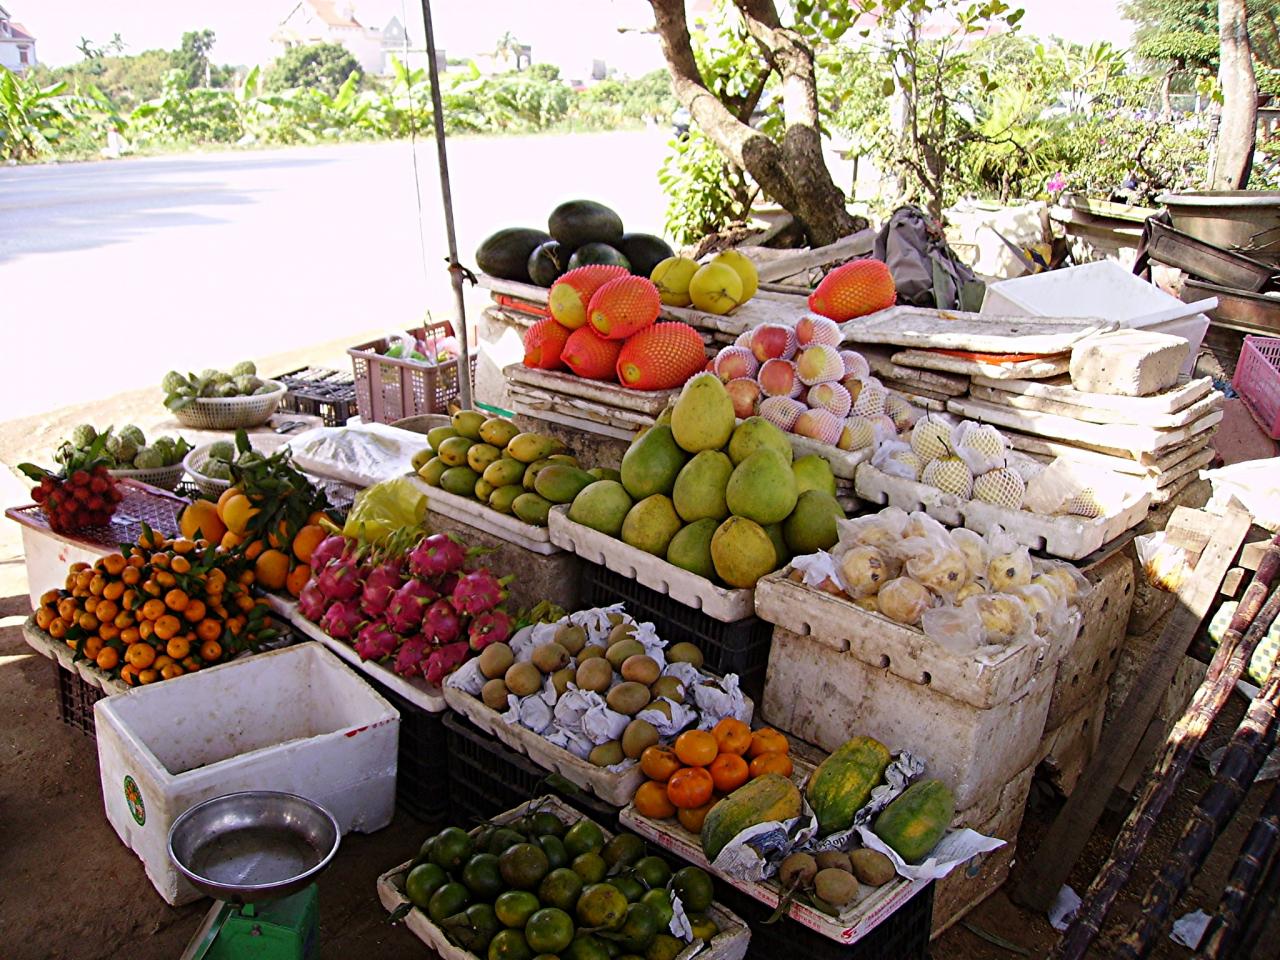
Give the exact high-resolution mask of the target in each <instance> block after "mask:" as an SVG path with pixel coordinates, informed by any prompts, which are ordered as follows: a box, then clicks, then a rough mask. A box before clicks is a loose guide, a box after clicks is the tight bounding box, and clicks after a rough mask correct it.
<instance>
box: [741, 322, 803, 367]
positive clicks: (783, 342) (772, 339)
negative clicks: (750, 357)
mask: <svg viewBox="0 0 1280 960" xmlns="http://www.w3.org/2000/svg"><path fill="white" fill-rule="evenodd" d="M751 352H752V353H754V354H755V355H756V359H757V360H759V361H760V362H761V363H764V362H765V361H766V360H775V359H776V360H790V359H791V358H792V357H794V356H795V353H796V332H795V330H793V329H791V327H787V326H784V325H782V324H780V323H762V324H761V325H760V326H758V327H756V328H755V330H753V331H751Z"/></svg>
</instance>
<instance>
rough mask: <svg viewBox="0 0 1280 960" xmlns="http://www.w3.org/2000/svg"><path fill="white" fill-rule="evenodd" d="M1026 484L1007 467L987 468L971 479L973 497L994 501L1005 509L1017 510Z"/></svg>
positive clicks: (1020, 504) (1025, 489) (987, 501)
mask: <svg viewBox="0 0 1280 960" xmlns="http://www.w3.org/2000/svg"><path fill="white" fill-rule="evenodd" d="M1026 491H1027V485H1026V484H1025V483H1023V482H1022V477H1020V476H1018V475H1017V474H1016V473H1014V472H1013V471H1012V470H1010V469H1008V468H1007V467H1000V468H999V469H997V470H988V471H987V472H986V473H984V474H982V475H981V476H980V477H976V478H975V479H974V481H973V499H975V500H982V501H984V502H986V503H994V504H995V505H996V506H998V507H1004V508H1005V509H1006V510H1017V509H1018V508H1019V507H1021V506H1022V496H1023V494H1024V493H1026Z"/></svg>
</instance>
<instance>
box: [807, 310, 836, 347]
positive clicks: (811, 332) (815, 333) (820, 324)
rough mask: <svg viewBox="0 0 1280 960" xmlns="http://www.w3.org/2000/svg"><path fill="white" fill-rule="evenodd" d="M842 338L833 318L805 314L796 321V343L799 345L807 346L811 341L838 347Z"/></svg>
mask: <svg viewBox="0 0 1280 960" xmlns="http://www.w3.org/2000/svg"><path fill="white" fill-rule="evenodd" d="M843 339H844V337H843V336H841V334H840V327H839V326H838V325H837V324H836V322H835V321H834V320H830V319H828V318H827V317H815V316H812V315H811V314H805V315H804V316H803V317H801V318H800V319H799V321H797V322H796V343H797V344H798V345H799V346H802V347H807V346H808V345H809V344H811V343H825V344H827V345H828V346H832V347H838V346H840V341H841V340H843Z"/></svg>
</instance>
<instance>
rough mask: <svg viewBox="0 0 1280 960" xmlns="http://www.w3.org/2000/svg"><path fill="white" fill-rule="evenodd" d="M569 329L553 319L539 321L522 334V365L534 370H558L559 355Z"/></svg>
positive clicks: (567, 337) (562, 350)
mask: <svg viewBox="0 0 1280 960" xmlns="http://www.w3.org/2000/svg"><path fill="white" fill-rule="evenodd" d="M569 333H570V331H569V328H568V327H566V326H564V325H562V324H560V323H557V322H556V321H555V319H554V318H552V317H546V318H545V319H542V320H539V321H538V322H537V323H535V324H534V325H533V326H532V327H530V328H529V329H528V330H526V331H525V332H524V365H525V366H526V367H532V368H534V369H535V370H559V369H560V368H561V367H563V366H564V364H563V363H561V362H560V354H562V353H563V352H564V346H565V343H566V342H567V341H568V339H569Z"/></svg>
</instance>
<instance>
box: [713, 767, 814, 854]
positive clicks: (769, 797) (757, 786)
mask: <svg viewBox="0 0 1280 960" xmlns="http://www.w3.org/2000/svg"><path fill="white" fill-rule="evenodd" d="M800 806H801V802H800V789H799V788H798V787H797V786H796V785H795V784H794V783H792V782H791V781H790V780H789V779H788V778H787V777H784V776H780V775H779V774H776V773H766V774H764V775H763V776H760V777H756V779H754V780H750V781H748V782H747V783H745V784H743V785H742V786H740V787H739V788H738V789H737V790H735V791H733V793H731V794H729V795H728V796H727V797H725V798H723V799H722V800H720V801H719V802H718V803H716V805H715V806H713V807H712V808H711V809H710V810H709V811H708V812H707V817H706V819H705V820H703V821H702V852H703V853H704V854H705V855H706V857H707V860H708V861H710V862H712V863H714V862H715V859H716V857H718V856H720V851H721V850H723V849H724V848H725V847H726V846H727V845H728V843H729V841H730V840H732V839H733V838H734V837H736V836H737V835H738V834H739V833H741V832H742V831H743V830H745V829H746V828H747V827H751V826H754V825H755V824H757V823H768V822H769V821H771V820H790V819H792V818H793V817H798V816H800Z"/></svg>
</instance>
